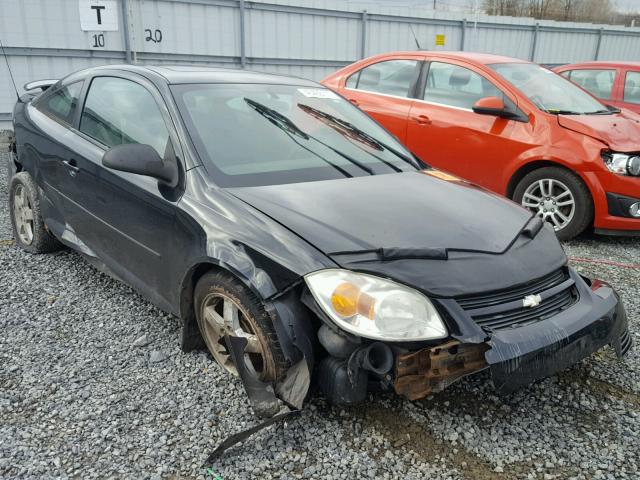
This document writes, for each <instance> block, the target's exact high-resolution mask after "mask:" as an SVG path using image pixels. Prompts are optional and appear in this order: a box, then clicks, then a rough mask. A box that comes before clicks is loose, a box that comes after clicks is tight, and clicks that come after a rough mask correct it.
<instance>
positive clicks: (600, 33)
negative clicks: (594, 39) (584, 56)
mask: <svg viewBox="0 0 640 480" xmlns="http://www.w3.org/2000/svg"><path fill="white" fill-rule="evenodd" d="M603 33H604V28H602V27H600V30H598V43H596V54H595V56H594V58H593V59H594V60H598V57H599V56H600V45H602V34H603Z"/></svg>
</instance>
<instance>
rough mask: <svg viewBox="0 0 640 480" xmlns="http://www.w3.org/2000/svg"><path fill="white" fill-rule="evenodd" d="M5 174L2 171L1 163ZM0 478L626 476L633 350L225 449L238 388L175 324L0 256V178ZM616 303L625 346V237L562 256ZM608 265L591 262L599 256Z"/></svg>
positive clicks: (28, 262) (638, 397)
mask: <svg viewBox="0 0 640 480" xmlns="http://www.w3.org/2000/svg"><path fill="white" fill-rule="evenodd" d="M2 167H4V163H3V164H2ZM0 171H1V172H2V173H0V326H1V328H2V336H1V338H0V387H1V388H0V477H5V478H9V477H11V478H15V477H20V478H53V477H56V478H57V477H61V478H66V477H72V478H109V477H118V478H124V477H126V478H216V477H219V478H223V479H225V480H226V479H231V478H260V479H269V478H279V479H291V478H335V479H337V478H343V479H351V478H408V479H412V478H416V479H417V478H430V479H494V478H495V479H515V478H523V479H529V478H536V479H553V478H580V479H586V478H588V479H591V478H594V479H598V478H606V479H613V478H616V479H617V478H638V476H639V473H638V471H639V468H640V458H639V452H640V368H639V367H640V355H639V354H638V353H637V352H638V350H637V349H636V350H634V351H633V352H632V353H631V354H630V355H629V356H628V357H627V359H626V360H624V361H623V362H618V361H616V359H615V357H614V355H613V353H612V351H611V350H610V349H605V350H604V351H602V352H600V353H598V354H596V355H594V356H593V357H592V358H589V359H588V360H586V361H584V362H582V363H581V364H580V365H578V366H576V367H574V368H572V369H570V370H567V371H565V372H563V373H561V374H559V375H557V376H555V377H553V378H550V379H547V380H545V381H543V382H541V383H539V384H536V385H534V386H531V387H529V388H527V389H525V390H522V391H520V392H518V393H516V394H514V395H512V396H510V397H507V398H499V397H497V396H496V395H495V394H494V393H493V391H492V388H491V386H490V384H489V379H488V376H487V375H484V374H481V375H479V376H475V377H473V378H469V379H466V380H464V381H462V382H460V383H458V384H457V385H455V386H453V387H451V388H449V389H448V390H446V391H445V392H443V393H440V394H437V395H433V396H431V397H429V398H428V399H425V400H423V401H419V402H409V401H405V400H402V399H399V398H396V397H394V396H393V395H382V396H377V397H376V398H372V399H370V400H369V401H367V403H365V404H364V405H362V406H359V407H358V408H352V409H347V408H344V409H342V408H333V407H330V406H328V405H327V404H325V402H324V401H323V400H322V399H319V398H317V399H315V400H313V401H312V402H311V404H309V405H308V406H307V407H306V409H305V410H304V411H303V413H302V415H301V418H299V419H296V420H293V421H291V422H290V423H289V424H287V425H277V426H273V427H270V428H268V429H266V430H264V431H262V432H260V433H259V434H257V435H256V436H254V437H253V438H251V439H249V440H248V441H247V442H246V443H244V444H241V445H239V446H236V447H234V448H233V449H232V450H230V451H229V452H227V455H226V456H225V457H223V459H222V460H220V461H218V462H217V463H216V464H214V465H213V466H212V467H211V468H204V467H203V466H202V463H203V461H204V459H205V458H206V457H207V455H208V454H209V453H210V452H211V450H212V449H213V448H214V447H215V446H216V445H217V443H218V442H219V441H221V440H222V439H224V438H225V437H226V436H228V435H229V434H231V433H234V432H236V431H238V430H239V429H243V428H247V427H249V426H251V425H253V424H255V423H256V422H257V421H256V419H255V418H254V417H253V415H252V413H251V409H250V408H249V406H248V402H247V400H246V398H245V394H244V391H243V388H242V385H241V384H240V382H239V380H236V379H235V378H230V377H229V376H227V375H225V374H223V372H222V371H221V370H220V369H219V368H218V367H217V366H216V365H215V364H214V363H213V361H212V359H211V358H210V356H209V355H208V354H205V353H189V354H184V353H181V351H180V350H179V347H178V344H179V323H178V321H177V319H176V318H173V317H171V316H168V315H166V314H164V313H162V312H160V311H159V310H157V309H156V308H154V307H153V306H152V305H150V304H149V303H148V302H146V301H145V300H144V299H142V298H141V297H140V296H138V295H137V294H135V293H134V292H133V291H132V290H131V289H130V288H128V287H126V286H124V285H122V284H121V283H118V282H116V281H114V280H112V279H110V278H109V277H107V276H105V275H103V274H101V273H99V272H98V271H96V270H95V269H94V268H92V267H91V266H89V265H88V264H87V263H85V262H84V261H83V260H82V259H81V258H80V257H79V256H78V255H77V254H75V253H73V252H70V251H62V252H59V253H56V254H53V255H37V256H34V255H28V254H26V253H24V252H22V251H21V250H19V249H18V248H16V247H15V246H14V245H13V242H12V240H11V239H12V234H11V230H10V227H9V220H8V212H7V208H6V195H7V188H6V177H5V172H4V168H0ZM565 247H566V249H567V251H568V254H569V255H570V256H571V257H573V258H575V260H574V266H576V267H577V268H578V269H579V270H581V271H582V272H584V273H586V274H589V275H594V276H599V277H601V278H603V279H605V280H608V281H610V282H611V283H613V284H614V285H615V286H616V287H617V288H618V289H619V291H620V292H621V294H622V295H623V298H624V301H625V304H626V307H627V311H628V313H629V316H630V320H631V331H632V334H633V337H634V340H635V343H636V345H638V344H639V343H640V335H639V332H640V325H639V322H640V303H639V300H638V298H639V297H640V295H638V294H639V293H640V291H639V287H638V285H640V269H639V268H638V267H636V268H629V267H628V266H623V265H619V264H626V265H629V264H636V265H637V264H638V263H640V240H638V239H636V240H631V239H611V238H595V237H587V238H584V239H580V240H576V241H573V242H571V243H568V244H566V245H565ZM603 261H604V262H609V263H612V264H609V263H601V262H603Z"/></svg>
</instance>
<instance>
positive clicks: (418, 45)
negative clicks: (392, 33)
mask: <svg viewBox="0 0 640 480" xmlns="http://www.w3.org/2000/svg"><path fill="white" fill-rule="evenodd" d="M409 28H410V29H411V33H412V34H413V39H414V40H415V41H416V46H417V47H418V50H422V47H421V46H420V42H418V37H416V32H414V31H413V25H411V24H409Z"/></svg>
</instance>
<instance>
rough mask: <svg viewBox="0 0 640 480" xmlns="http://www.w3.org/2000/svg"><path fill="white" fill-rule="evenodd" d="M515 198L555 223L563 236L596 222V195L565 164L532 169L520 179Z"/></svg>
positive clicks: (567, 237)
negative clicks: (563, 166)
mask: <svg viewBox="0 0 640 480" xmlns="http://www.w3.org/2000/svg"><path fill="white" fill-rule="evenodd" d="M513 200H514V201H515V202H518V203H519V204H520V205H522V206H523V207H525V208H527V209H528V210H531V211H532V212H534V213H536V214H537V215H538V216H539V217H540V218H542V219H543V220H545V221H547V222H549V223H550V224H551V226H553V227H554V230H555V231H556V235H557V236H558V239H560V240H570V239H572V238H574V237H576V236H578V235H580V234H581V233H582V232H584V231H585V230H586V229H587V228H588V227H589V226H590V225H591V224H592V223H593V215H594V213H593V211H594V209H593V199H592V198H591V193H590V192H589V189H588V188H587V186H586V185H585V184H584V182H583V181H582V179H581V178H580V177H579V176H578V175H576V174H575V173H573V172H571V171H569V170H566V169H564V168H561V167H544V168H540V169H538V170H534V171H532V172H529V173H528V174H526V175H525V176H524V178H522V180H520V182H518V185H517V186H516V189H515V191H514V193H513Z"/></svg>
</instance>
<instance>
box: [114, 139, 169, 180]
mask: <svg viewBox="0 0 640 480" xmlns="http://www.w3.org/2000/svg"><path fill="white" fill-rule="evenodd" d="M102 165H104V166H105V167H107V168H111V169H113V170H119V171H121V172H129V173H136V174H138V175H146V176H148V177H153V178H157V179H158V180H159V181H160V182H162V183H165V184H167V185H168V186H170V187H175V186H176V185H177V184H178V165H177V163H176V162H174V161H165V160H163V159H162V158H160V155H158V152H156V151H155V149H154V148H153V147H152V146H150V145H142V144H139V143H129V144H125V145H116V146H115V147H111V148H110V149H109V150H107V152H106V153H105V154H104V156H103V157H102Z"/></svg>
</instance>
